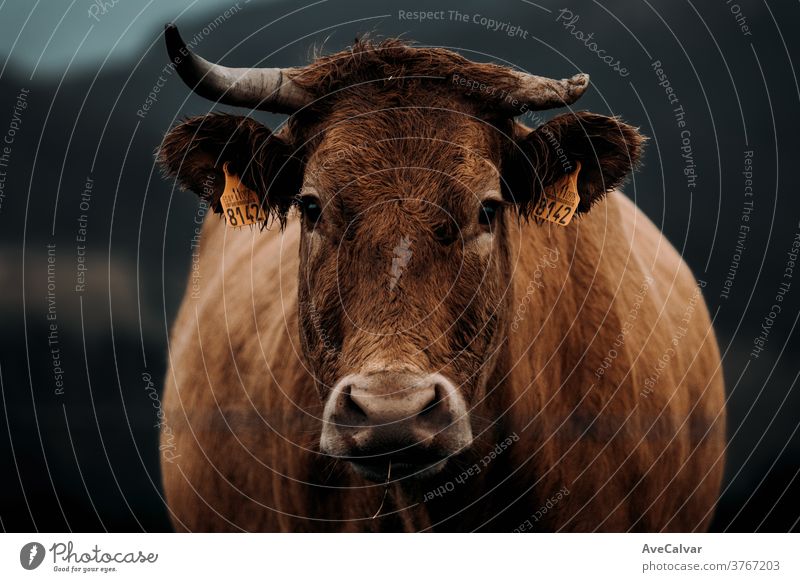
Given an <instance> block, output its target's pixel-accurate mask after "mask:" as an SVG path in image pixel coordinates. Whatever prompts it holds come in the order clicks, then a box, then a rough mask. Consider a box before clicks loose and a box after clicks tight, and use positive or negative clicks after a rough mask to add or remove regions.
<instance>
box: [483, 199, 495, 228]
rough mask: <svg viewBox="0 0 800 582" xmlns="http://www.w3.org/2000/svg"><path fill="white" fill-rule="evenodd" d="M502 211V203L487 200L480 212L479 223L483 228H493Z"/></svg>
mask: <svg viewBox="0 0 800 582" xmlns="http://www.w3.org/2000/svg"><path fill="white" fill-rule="evenodd" d="M499 211H500V202H498V201H497V200H486V201H484V203H483V204H482V205H481V209H480V211H478V222H479V223H480V224H482V225H483V226H491V224H492V223H493V222H494V219H495V217H496V216H497V213H498V212H499Z"/></svg>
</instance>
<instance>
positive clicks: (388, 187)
mask: <svg viewBox="0 0 800 582" xmlns="http://www.w3.org/2000/svg"><path fill="white" fill-rule="evenodd" d="M343 109H344V108H343V107H339V108H338V109H337V119H335V120H330V121H329V122H328V124H327V125H326V128H325V130H324V132H323V134H321V136H320V138H319V139H318V143H317V145H316V147H315V149H314V151H313V153H312V154H311V155H310V156H309V158H308V163H307V165H306V171H305V175H304V182H303V185H302V187H301V191H300V193H299V207H300V211H301V220H302V230H303V235H302V242H301V247H300V255H301V262H300V287H299V289H300V291H299V292H300V327H301V335H302V343H303V348H304V353H305V356H306V360H307V362H308V365H309V368H310V369H311V370H312V372H313V374H314V377H315V378H316V381H317V382H316V384H317V388H318V390H319V393H320V396H321V398H322V399H323V402H324V403H325V408H324V413H323V423H324V424H323V430H322V438H321V445H322V449H323V450H324V451H325V452H327V453H330V454H333V455H337V456H341V457H346V458H349V459H352V461H353V463H354V466H355V467H357V468H358V470H359V471H360V472H361V473H363V474H365V475H367V476H371V477H373V478H380V475H383V476H384V477H385V476H386V473H387V470H388V464H389V461H390V460H391V462H392V466H393V469H392V472H393V474H395V475H402V474H403V473H410V474H415V475H417V476H421V475H425V474H429V473H431V472H433V471H435V470H437V469H439V468H441V467H442V466H443V465H444V462H442V461H443V460H445V459H447V457H448V456H450V455H453V454H455V453H457V452H459V451H461V450H463V449H464V448H466V447H468V446H469V445H470V443H471V442H472V435H473V427H472V425H471V422H470V414H469V410H470V409H471V408H472V406H474V405H475V404H476V403H478V402H480V400H481V398H482V394H483V391H484V387H485V384H486V378H487V374H488V373H489V372H490V370H491V366H487V365H485V364H486V363H487V362H488V361H491V360H493V357H494V356H495V355H496V354H497V353H498V348H499V345H500V341H501V338H502V336H503V329H504V321H505V318H504V313H505V311H506V310H505V309H504V303H505V300H506V299H507V298H508V293H507V285H508V282H509V271H510V270H509V268H508V261H507V253H506V252H505V248H504V244H503V243H502V239H503V229H504V221H505V220H507V217H506V216H504V214H505V210H506V208H505V207H506V205H507V202H506V201H505V200H504V198H503V195H502V186H501V178H500V173H499V167H500V140H499V139H498V136H497V130H496V129H495V128H492V127H491V126H490V125H488V124H487V123H485V122H483V121H481V120H479V119H475V118H474V117H470V116H469V115H467V114H466V113H465V112H459V111H457V110H453V108H452V107H451V108H450V109H449V110H448V109H445V108H442V109H432V108H413V107H412V108H387V109H383V110H379V111H377V112H362V113H361V114H360V115H356V114H355V112H353V115H345V114H343Z"/></svg>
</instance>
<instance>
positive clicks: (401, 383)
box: [321, 372, 472, 478]
mask: <svg viewBox="0 0 800 582" xmlns="http://www.w3.org/2000/svg"><path fill="white" fill-rule="evenodd" d="M323 416H324V418H323V420H324V424H323V431H322V439H321V444H322V449H323V450H324V451H326V452H328V453H330V454H333V455H335V456H338V457H342V458H346V459H347V460H349V461H351V462H352V463H353V464H354V465H356V466H357V468H359V469H360V470H361V472H362V474H365V475H366V474H368V473H370V471H371V470H372V469H374V472H375V473H376V475H378V474H382V475H383V477H385V476H386V471H387V466H388V463H389V461H390V460H391V462H392V467H393V469H392V474H395V475H398V474H400V473H402V472H403V469H405V472H409V473H410V472H412V471H413V470H414V469H415V468H416V469H420V468H424V467H429V466H432V465H435V464H437V463H439V461H441V460H442V459H443V458H445V457H447V456H448V455H451V454H453V453H455V452H458V451H460V450H461V449H463V448H465V447H466V446H468V445H469V444H470V443H471V442H472V430H471V427H470V423H469V418H468V416H469V415H468V414H467V410H466V406H465V403H464V400H463V398H462V397H461V395H460V394H459V392H458V391H457V390H456V388H455V387H454V386H453V384H452V383H451V382H450V381H448V380H447V379H446V378H445V377H444V376H442V375H440V374H428V375H420V374H406V373H394V372H380V373H373V374H356V375H351V376H347V377H346V378H343V379H342V380H341V381H339V382H338V383H337V385H336V386H335V387H334V389H333V391H332V393H331V395H330V399H329V400H328V402H327V404H326V406H325V412H324V414H323ZM373 477H375V476H373ZM375 478H377V477H375Z"/></svg>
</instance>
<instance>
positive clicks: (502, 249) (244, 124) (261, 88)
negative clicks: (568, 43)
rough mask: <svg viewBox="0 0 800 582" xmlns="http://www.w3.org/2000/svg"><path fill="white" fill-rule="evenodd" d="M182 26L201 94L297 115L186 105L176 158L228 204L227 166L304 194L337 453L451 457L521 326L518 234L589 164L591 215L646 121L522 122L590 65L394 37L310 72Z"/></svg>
mask: <svg viewBox="0 0 800 582" xmlns="http://www.w3.org/2000/svg"><path fill="white" fill-rule="evenodd" d="M167 41H168V47H169V49H170V55H171V57H172V58H173V62H174V63H175V64H176V66H177V70H178V72H179V73H180V75H181V77H182V78H183V79H184V80H185V81H186V82H187V83H188V84H189V85H190V86H191V87H192V88H193V89H194V90H195V91H196V92H197V93H199V94H200V95H203V96H204V97H208V98H210V99H213V100H217V101H219V102H221V103H226V104H231V105H239V106H245V107H251V108H257V109H263V110H269V111H273V112H283V113H289V114H291V117H290V118H289V121H288V123H287V124H286V126H285V127H284V128H283V129H282V130H281V131H280V132H278V133H272V132H271V131H270V130H269V129H267V128H266V127H264V126H262V125H261V124H259V123H257V122H256V121H254V120H252V119H250V118H247V117H235V116H231V115H222V114H214V115H206V116H203V117H197V118H193V119H189V120H187V121H186V122H184V123H182V124H180V125H178V126H177V127H176V128H174V129H173V130H172V131H171V132H170V133H169V134H168V135H167V136H166V138H165V140H164V143H163V145H162V148H161V152H160V159H161V163H162V164H163V165H164V167H165V168H166V169H167V171H168V172H169V173H170V174H171V175H174V176H176V177H177V179H178V180H179V182H180V183H181V184H182V185H183V186H184V187H186V188H188V189H191V190H194V191H195V192H197V193H199V194H201V195H203V196H205V197H206V198H208V201H209V202H210V203H211V205H212V207H213V208H215V209H216V210H219V197H220V190H221V184H222V181H223V174H222V170H221V168H222V167H223V164H225V163H227V164H228V167H229V168H232V170H233V171H234V172H236V173H237V174H239V175H240V176H241V177H242V179H243V181H244V182H245V183H246V184H247V185H249V186H250V187H251V188H253V189H254V190H256V191H257V192H258V193H259V194H260V195H261V197H262V204H263V206H264V208H265V209H267V210H269V211H270V212H271V214H272V216H273V217H274V218H276V219H277V220H278V221H280V222H281V224H283V223H284V221H285V219H286V216H287V213H289V212H290V211H291V209H292V207H293V206H296V207H297V208H298V209H299V213H300V221H301V223H302V224H301V229H302V235H301V243H300V272H299V306H300V307H299V318H300V341H301V344H302V348H303V356H304V358H305V360H306V364H307V366H308V368H309V370H310V371H311V372H312V374H313V377H314V380H315V384H316V389H317V391H318V393H319V396H320V398H321V401H322V403H323V405H324V412H323V419H322V431H321V439H320V444H321V449H322V451H323V452H325V453H327V454H330V455H333V456H336V457H340V458H345V459H347V460H349V461H351V462H352V464H353V466H354V467H355V468H356V470H357V471H358V472H360V473H361V474H362V475H364V476H366V477H368V478H372V479H382V478H385V477H386V473H387V469H388V466H389V463H390V461H391V465H392V475H393V476H400V475H415V476H418V477H421V476H426V475H431V474H433V473H435V472H437V471H438V470H440V469H441V468H442V467H443V466H444V465H445V464H446V462H447V459H448V458H449V457H450V456H452V455H454V454H457V453H459V452H461V451H463V450H465V449H467V448H469V447H470V445H471V444H472V441H473V435H474V434H476V432H477V429H478V428H485V425H486V423H487V422H489V421H491V418H488V419H487V418H486V416H487V415H481V414H475V413H474V410H480V407H481V406H482V404H481V403H482V402H483V400H484V397H485V396H486V393H487V381H488V379H489V377H490V375H491V373H492V370H493V368H494V363H495V361H496V359H497V356H498V353H499V352H500V350H501V347H502V345H503V342H504V337H505V336H506V333H507V328H508V319H509V317H508V314H509V313H510V311H511V307H510V304H511V301H510V298H511V292H510V281H511V275H512V266H511V264H510V256H509V255H510V252H509V244H508V238H509V237H508V234H507V233H508V232H509V230H510V229H511V228H512V227H515V226H516V225H515V222H516V221H517V220H519V218H520V217H526V216H528V215H529V214H530V212H531V209H532V208H533V207H534V205H535V204H536V203H537V202H538V201H539V198H540V196H542V190H543V188H544V187H545V186H546V185H548V184H551V183H553V182H554V181H556V180H557V179H559V178H560V177H562V176H563V175H564V174H565V173H568V172H572V171H573V170H574V168H575V167H576V165H575V163H576V162H580V164H581V166H580V167H581V170H580V174H579V182H578V185H579V191H580V204H579V206H578V211H579V212H587V211H588V210H589V208H590V207H591V206H592V204H593V203H594V202H596V201H598V200H600V199H601V198H602V197H603V195H604V194H605V193H606V192H607V191H608V190H610V189H612V188H614V187H615V186H617V185H618V184H619V183H620V182H621V181H622V180H623V179H624V178H625V176H626V175H627V174H628V173H629V172H630V171H631V168H632V167H633V166H634V165H635V164H636V162H637V160H638V158H639V155H640V150H641V143H642V137H641V136H640V135H639V133H638V132H637V131H636V130H635V129H634V128H632V127H630V126H628V125H625V124H624V123H621V122H620V121H618V120H617V119H615V118H610V117H605V116H602V115H595V114H590V113H585V112H582V113H574V112H573V113H568V114H565V115H561V116H559V117H556V118H554V119H552V120H551V121H549V122H547V123H544V124H543V125H540V126H539V127H538V128H536V129H534V130H532V131H531V130H529V129H527V128H525V127H524V126H522V125H520V124H518V123H516V122H515V121H514V117H515V116H516V115H519V114H521V113H525V112H526V111H528V110H537V109H547V108H553V107H558V106H564V105H567V104H570V103H572V102H573V101H575V100H576V99H577V98H578V97H579V96H580V95H581V94H582V93H583V92H584V90H585V89H586V87H587V85H588V77H586V76H585V75H577V76H575V77H572V78H571V79H567V80H561V81H556V80H552V79H546V78H542V77H536V76H533V75H528V74H523V73H519V72H516V71H512V70H511V69H508V68H505V67H500V66H497V65H491V64H479V63H473V62H471V61H468V60H467V59H465V58H463V57H461V56H459V55H457V54H455V53H453V52H450V51H447V50H443V49H425V48H412V47H409V46H407V45H405V44H402V43H400V42H398V41H385V42H383V43H381V44H377V45H376V44H370V43H361V42H359V43H356V45H355V46H354V47H353V48H352V50H348V51H345V52H343V53H338V54H334V55H332V56H328V57H324V58H320V59H317V61H315V62H314V63H313V64H312V65H309V66H307V67H304V68H301V69H282V70H278V69H228V68H225V67H220V66H218V65H212V64H210V63H208V62H206V61H204V60H202V59H200V58H199V57H197V56H195V55H193V54H191V53H190V52H188V50H187V49H186V48H185V45H184V44H183V42H182V41H181V40H180V37H179V36H178V34H177V31H176V30H175V29H174V28H168V29H167ZM209 184H210V186H211V187H209ZM517 232H519V231H518V230H517ZM254 341H256V340H255V338H254ZM308 389H309V390H313V389H314V388H313V387H312V386H311V385H309V386H308ZM481 422H483V423H484V424H483V425H482V426H481V424H480V423H481Z"/></svg>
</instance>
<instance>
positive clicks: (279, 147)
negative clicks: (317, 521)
mask: <svg viewBox="0 0 800 582" xmlns="http://www.w3.org/2000/svg"><path fill="white" fill-rule="evenodd" d="M294 153H295V152H294V147H293V146H292V144H290V143H288V142H286V141H285V140H284V139H283V138H282V137H280V136H278V135H276V134H274V133H272V132H271V131H270V130H269V128H267V127H265V126H263V125H261V124H260V123H258V122H257V121H255V120H253V119H250V118H249V117H241V116H238V115H228V114H225V113H211V114H208V115H204V116H200V117H192V118H189V119H187V120H185V121H183V122H182V123H180V124H179V125H177V126H175V127H174V128H173V129H172V130H170V132H169V133H167V135H166V136H165V137H164V140H163V141H162V143H161V147H160V148H159V150H158V162H159V164H160V165H161V168H162V169H163V171H164V173H165V174H166V175H168V176H170V177H174V178H176V180H177V181H178V184H179V185H180V186H181V187H182V188H183V189H185V190H191V191H193V192H195V193H196V194H198V195H199V196H201V197H202V198H203V199H205V200H206V201H207V202H208V203H209V205H210V206H211V208H212V209H213V210H214V211H215V212H221V211H222V210H221V207H220V196H221V195H222V192H223V190H224V188H225V174H224V172H223V170H222V168H223V166H224V165H225V164H226V163H227V165H228V171H229V172H231V173H233V174H236V175H238V176H239V177H240V178H241V180H242V182H244V184H245V185H246V186H247V187H249V188H250V189H252V190H254V191H255V192H256V193H258V195H259V196H260V197H261V200H260V202H261V205H262V207H263V208H264V209H265V210H267V211H268V212H270V213H271V214H272V215H273V217H275V218H277V219H278V220H279V221H280V222H281V223H282V222H283V220H284V218H285V216H286V213H287V212H288V210H289V208H290V207H291V205H292V201H293V199H294V197H295V195H296V194H297V192H298V191H299V190H300V184H301V183H302V164H301V163H300V161H299V158H297V157H296V156H295V155H294Z"/></svg>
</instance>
